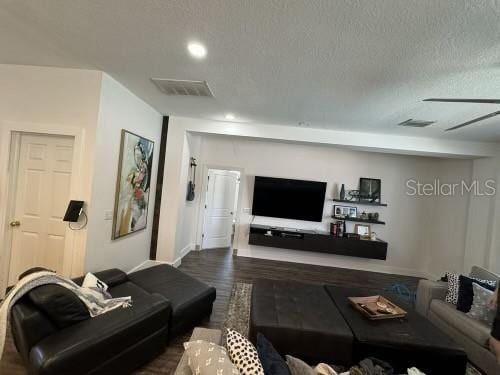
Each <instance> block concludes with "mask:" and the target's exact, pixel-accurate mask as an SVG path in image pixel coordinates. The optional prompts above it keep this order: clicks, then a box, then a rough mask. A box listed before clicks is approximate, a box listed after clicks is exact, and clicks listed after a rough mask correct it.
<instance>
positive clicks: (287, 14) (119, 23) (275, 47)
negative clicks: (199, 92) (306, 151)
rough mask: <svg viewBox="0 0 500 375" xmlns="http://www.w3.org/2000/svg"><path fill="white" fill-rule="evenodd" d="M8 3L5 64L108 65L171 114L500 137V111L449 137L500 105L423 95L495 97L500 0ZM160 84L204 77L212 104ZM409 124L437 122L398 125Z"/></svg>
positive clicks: (0, 8) (1, 35)
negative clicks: (412, 123) (426, 123)
mask: <svg viewBox="0 0 500 375" xmlns="http://www.w3.org/2000/svg"><path fill="white" fill-rule="evenodd" d="M0 4H1V5H0V63H13V64H30V65H49V66H62V67H81V68H93V69H100V70H103V71H105V72H107V73H109V74H110V75H112V76H113V77H114V78H116V79H117V80H119V81H120V82H122V83H123V84H124V85H125V86H127V87H128V88H129V89H130V90H132V91H133V92H134V93H135V94H137V95H138V96H140V97H142V98H143V99H144V100H145V101H147V102H148V103H150V104H151V105H152V106H154V107H155V108H157V109H158V110H159V111H161V112H162V113H164V114H173V115H181V116H189V117H200V118H208V119H216V120H217V119H220V120H222V119H223V118H224V113H226V112H232V113H235V114H236V116H237V120H239V121H248V122H252V123H272V124H286V125H297V124H298V123H299V122H305V123H306V124H307V126H311V127H320V128H332V129H342V130H352V131H362V132H377V133H378V132H382V133H388V134H403V135H416V136H423V137H442V138H456V139H466V140H486V141H493V140H496V141H500V116H499V117H497V118H494V119H490V120H487V121H484V122H481V123H478V124H474V125H471V126H469V127H467V128H464V129H461V130H457V131H455V132H446V133H445V132H444V131H443V130H444V129H445V128H448V127H450V126H453V125H456V124H459V123H461V122H464V121H468V120H471V119H473V118H474V117H478V116H481V115H484V114H486V113H489V112H494V111H496V110H498V109H499V108H500V105H482V104H450V103H443V104H440V103H423V102H422V101H421V100H422V99H424V98H427V97H467V98H470V97H471V98H500V2H499V1H498V0H487V1H479V0H478V1H471V0H449V1H445V0H440V1H436V0H429V1H427V0H415V1H409V0H407V1H403V0H393V1H388V0H387V1H382V0H357V1H356V0H350V1H334V0H324V1H319V0H281V1H277V0H274V1H273V0H248V1H247V0H198V1H196V0H181V1H167V0H156V1H152V0H142V1H138V0H105V1H67V0H59V1H56V0H32V1H25V0H11V1H7V0H0ZM189 40H198V41H201V42H203V43H204V44H205V45H206V47H207V50H208V55H207V58H206V59H205V60H203V61H197V60H194V59H192V58H191V57H190V56H188V54H187V52H186V43H187V42H188V41H189ZM151 77H156V78H175V79H188V80H206V81H208V83H209V85H210V87H211V89H212V90H213V92H214V94H215V99H206V98H186V97H181V98H178V97H175V98H174V97H168V96H165V95H163V94H161V93H160V92H159V91H158V89H157V88H156V87H155V86H154V85H153V84H152V83H151V82H150V78H151ZM409 118H416V119H421V120H434V121H437V122H436V124H434V125H431V126H430V127H428V128H425V129H407V128H402V127H399V126H396V124H397V123H399V122H401V121H404V120H407V119H409ZM263 126H265V125H263Z"/></svg>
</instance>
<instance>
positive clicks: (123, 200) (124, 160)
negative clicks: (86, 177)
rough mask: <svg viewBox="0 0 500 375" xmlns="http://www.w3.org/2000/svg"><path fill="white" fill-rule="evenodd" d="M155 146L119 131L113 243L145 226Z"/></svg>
mask: <svg viewBox="0 0 500 375" xmlns="http://www.w3.org/2000/svg"><path fill="white" fill-rule="evenodd" d="M153 151H154V142H153V141H150V140H149V139H146V138H144V137H141V136H139V135H137V134H134V133H131V132H129V131H126V130H122V135H121V145H120V159H119V162H118V177H117V180H116V193H115V210H114V214H113V233H112V236H111V238H112V239H113V240H115V239H117V238H120V237H124V236H127V235H129V234H132V233H135V232H138V231H140V230H143V229H145V228H146V226H147V221H148V206H149V191H150V186H151V171H152V163H153Z"/></svg>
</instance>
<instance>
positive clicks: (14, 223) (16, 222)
mask: <svg viewBox="0 0 500 375" xmlns="http://www.w3.org/2000/svg"><path fill="white" fill-rule="evenodd" d="M20 225H21V222H20V221H17V220H14V221H11V222H10V226H11V227H18V226H20Z"/></svg>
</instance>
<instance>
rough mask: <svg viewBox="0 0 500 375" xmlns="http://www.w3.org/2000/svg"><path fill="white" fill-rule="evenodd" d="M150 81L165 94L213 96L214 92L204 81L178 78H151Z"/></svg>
mask: <svg viewBox="0 0 500 375" xmlns="http://www.w3.org/2000/svg"><path fill="white" fill-rule="evenodd" d="M151 81H153V83H154V84H155V85H156V87H158V89H159V90H160V91H161V92H162V93H164V94H166V95H172V96H174V95H175V96H179V95H182V96H203V97H207V98H213V97H214V94H213V93H212V90H210V87H208V84H207V82H205V81H184V80H178V79H158V78H151Z"/></svg>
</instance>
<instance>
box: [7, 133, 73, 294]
mask: <svg viewBox="0 0 500 375" xmlns="http://www.w3.org/2000/svg"><path fill="white" fill-rule="evenodd" d="M20 146H21V147H20V150H19V164H18V172H17V183H16V196H15V212H14V217H13V218H11V223H10V227H11V229H12V247H11V256H10V267H9V268H10V269H9V285H13V284H15V283H16V281H17V278H18V276H19V274H21V273H22V272H24V271H26V270H27V269H28V268H31V267H45V268H48V269H51V270H54V271H57V272H61V271H62V267H63V260H64V242H65V236H66V228H67V224H66V223H64V222H63V221H62V218H63V216H64V212H65V210H66V206H67V204H68V199H69V194H70V185H71V171H72V161H73V138H70V137H56V136H43V135H22V136H21V145H20Z"/></svg>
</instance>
